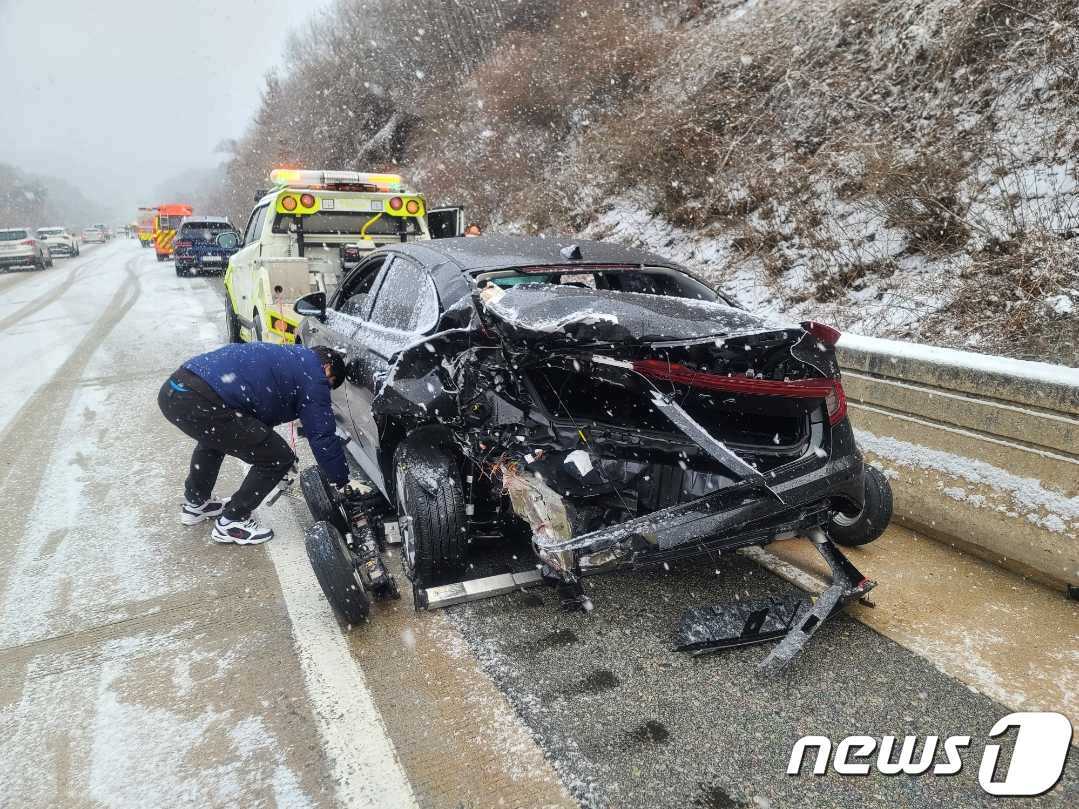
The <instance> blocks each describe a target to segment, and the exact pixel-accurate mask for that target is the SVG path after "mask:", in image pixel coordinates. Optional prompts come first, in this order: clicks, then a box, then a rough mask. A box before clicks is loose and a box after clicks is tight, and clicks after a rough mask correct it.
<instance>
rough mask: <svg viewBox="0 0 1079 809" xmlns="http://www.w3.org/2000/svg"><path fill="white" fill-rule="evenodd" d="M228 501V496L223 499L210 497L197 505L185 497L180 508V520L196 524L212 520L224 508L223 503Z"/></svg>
mask: <svg viewBox="0 0 1079 809" xmlns="http://www.w3.org/2000/svg"><path fill="white" fill-rule="evenodd" d="M228 501H229V498H227V497H226V498H225V499H224V500H214V499H213V498H210V499H209V500H207V501H206V502H205V503H203V504H202V505H199V504H198V503H192V502H191V501H190V500H186V499H185V500H184V504H183V506H182V507H181V508H180V522H182V523H183V524H184V525H198V524H199V523H200V522H205V521H206V520H212V519H213V518H214V517H217V516H219V515H220V514H221V512H222V511H224V510H225V505H226V504H227V503H228Z"/></svg>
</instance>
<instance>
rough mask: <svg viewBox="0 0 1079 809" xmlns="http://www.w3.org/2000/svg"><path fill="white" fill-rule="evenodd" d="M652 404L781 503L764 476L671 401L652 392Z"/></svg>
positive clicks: (733, 470)
mask: <svg viewBox="0 0 1079 809" xmlns="http://www.w3.org/2000/svg"><path fill="white" fill-rule="evenodd" d="M652 404H653V405H654V406H655V408H656V409H657V410H659V411H660V412H661V413H662V414H663V415H665V416H666V417H667V418H669V419H670V420H671V423H672V424H673V425H674V426H675V427H677V428H678V429H679V430H681V431H682V432H683V433H685V434H686V436H687V437H688V438H690V439H691V440H692V441H693V442H694V443H695V444H697V445H698V446H699V447H700V448H701V449H703V450H704V451H705V452H707V453H708V454H709V455H711V456H712V457H713V458H715V459H716V460H717V461H719V462H720V463H721V464H723V465H724V466H725V467H727V468H728V469H729V470H731V471H732V472H734V473H735V474H736V475H738V476H739V477H741V478H743V479H746V480H755V481H756V482H757V483H758V484H760V486H761V487H762V488H764V489H767V491H768V492H769V494H771V495H772V496H773V497H775V498H776V500H778V501H779V502H780V503H782V502H783V498H782V497H780V496H779V495H778V494H776V492H774V491H773V490H772V488H771V487H770V486H769V485H768V481H767V480H766V479H765V477H764V475H762V474H761V473H760V472H758V471H757V470H756V469H754V468H753V467H752V466H750V465H749V464H747V463H746V462H745V461H743V460H742V459H741V458H739V457H738V456H737V455H736V454H735V453H733V452H731V450H729V449H727V446H726V445H725V444H724V443H723V442H722V441H719V440H718V439H716V438H713V437H712V436H711V435H709V434H708V431H707V430H705V429H704V428H703V427H701V425H699V424H698V423H697V422H696V421H694V420H693V417H692V416H690V415H689V413H687V412H686V411H685V410H683V409H682V408H681V407H679V406H678V404H677V403H676V402H674V401H673V400H672V399H670V398H669V397H667V396H664V395H663V394H661V393H659V392H658V391H652Z"/></svg>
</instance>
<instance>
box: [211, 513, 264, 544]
mask: <svg viewBox="0 0 1079 809" xmlns="http://www.w3.org/2000/svg"><path fill="white" fill-rule="evenodd" d="M210 536H211V537H213V539H214V542H220V543H222V544H225V543H229V542H233V543H235V544H237V545H260V544H261V543H263V542H268V541H269V540H271V539H273V531H272V530H270V529H269V528H263V527H262V526H261V525H260V524H259V521H258V520H256V519H255V518H254V517H248V518H247V519H246V520H228V519H225V518H224V517H218V518H217V522H215V523H214V530H213V531H211V532H210Z"/></svg>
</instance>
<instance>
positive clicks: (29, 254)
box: [0, 228, 52, 270]
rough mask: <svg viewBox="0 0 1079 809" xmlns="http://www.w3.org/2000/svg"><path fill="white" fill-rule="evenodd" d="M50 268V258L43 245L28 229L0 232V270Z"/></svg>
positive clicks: (12, 229)
mask: <svg viewBox="0 0 1079 809" xmlns="http://www.w3.org/2000/svg"><path fill="white" fill-rule="evenodd" d="M51 266H52V256H50V255H49V248H47V247H46V246H45V243H44V242H42V241H39V240H38V239H35V238H34V236H33V235H32V234H31V231H30V228H6V229H4V230H0V268H6V267H34V268H35V269H38V270H43V269H45V268H46V267H51Z"/></svg>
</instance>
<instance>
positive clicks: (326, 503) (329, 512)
mask: <svg viewBox="0 0 1079 809" xmlns="http://www.w3.org/2000/svg"><path fill="white" fill-rule="evenodd" d="M300 491H301V492H303V499H304V500H305V501H306V502H307V508H308V510H310V512H311V518H312V519H313V520H314V521H315V522H328V523H329V524H330V525H332V526H333V527H334V528H336V529H337V530H338V531H340V532H341V533H342V534H345V533H348V526H347V525H346V524H345V516H344V515H343V514H342V513H341V509H339V508H338V507H337V506H336V505H335V504H334V502H333V499H332V498H331V497H330V487H329V483H328V482H327V481H326V478H325V476H324V475H323V474H322V470H321V469H319V468H318V467H317V466H309V467H307V468H306V469H305V470H303V471H302V472H301V473H300Z"/></svg>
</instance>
